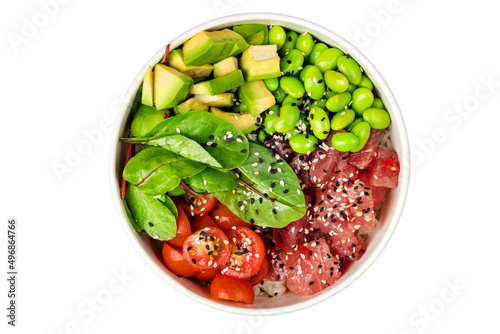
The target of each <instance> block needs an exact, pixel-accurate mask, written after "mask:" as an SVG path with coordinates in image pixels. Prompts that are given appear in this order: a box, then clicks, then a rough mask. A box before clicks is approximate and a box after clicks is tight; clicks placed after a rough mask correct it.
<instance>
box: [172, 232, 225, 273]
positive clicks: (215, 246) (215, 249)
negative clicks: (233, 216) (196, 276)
mask: <svg viewBox="0 0 500 334" xmlns="http://www.w3.org/2000/svg"><path fill="white" fill-rule="evenodd" d="M229 255H231V246H230V245H229V239H228V238H227V236H226V235H225V234H224V232H222V230H221V229H219V228H217V227H206V228H204V229H203V230H199V231H196V232H195V233H193V234H191V235H190V236H189V237H188V238H187V239H186V240H185V241H184V244H183V245H182V256H183V257H184V260H186V262H187V263H188V265H189V266H190V267H191V268H193V269H194V270H198V271H205V270H212V269H215V268H223V266H224V265H225V263H226V261H227V260H228V258H229Z"/></svg>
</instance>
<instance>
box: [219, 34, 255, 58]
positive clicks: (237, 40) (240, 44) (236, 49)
mask: <svg viewBox="0 0 500 334" xmlns="http://www.w3.org/2000/svg"><path fill="white" fill-rule="evenodd" d="M222 32H223V33H224V34H226V36H227V38H228V39H231V40H233V41H234V46H233V50H232V51H231V53H230V54H229V56H237V55H239V54H240V53H242V52H243V51H245V50H246V49H248V46H249V45H248V43H247V41H245V38H243V36H241V35H240V34H238V33H236V32H234V31H232V30H231V29H224V30H222Z"/></svg>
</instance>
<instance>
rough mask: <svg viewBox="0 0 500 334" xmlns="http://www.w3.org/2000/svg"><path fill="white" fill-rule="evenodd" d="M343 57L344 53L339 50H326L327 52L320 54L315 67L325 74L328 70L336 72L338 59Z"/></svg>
mask: <svg viewBox="0 0 500 334" xmlns="http://www.w3.org/2000/svg"><path fill="white" fill-rule="evenodd" d="M343 55H344V53H343V52H342V51H341V50H339V49H337V48H329V49H326V50H325V51H323V52H321V53H320V55H319V56H318V58H317V59H316V63H315V65H316V66H317V67H318V68H319V69H320V71H321V72H323V73H325V72H326V71H328V70H335V69H336V68H337V61H338V59H339V58H340V57H341V56H343Z"/></svg>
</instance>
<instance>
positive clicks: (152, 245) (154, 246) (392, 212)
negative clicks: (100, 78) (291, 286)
mask: <svg viewBox="0 0 500 334" xmlns="http://www.w3.org/2000/svg"><path fill="white" fill-rule="evenodd" d="M244 23H263V24H268V25H276V24H279V25H281V26H283V27H284V28H289V29H293V30H295V31H297V32H306V31H307V32H310V33H311V34H312V35H313V36H315V38H316V39H318V40H321V41H323V42H325V43H326V44H329V45H331V46H334V47H338V48H340V49H341V50H343V51H344V53H349V54H350V55H352V57H353V58H354V59H356V60H357V61H358V63H359V64H360V65H361V67H362V68H363V70H364V71H365V73H366V75H367V76H368V77H369V78H370V79H371V80H372V82H373V84H374V86H375V87H376V89H375V90H376V92H377V94H378V95H379V97H380V98H381V99H382V100H383V101H384V104H385V106H386V108H387V110H388V111H389V113H390V115H391V118H392V123H391V125H390V127H389V130H390V132H391V139H392V142H393V145H394V150H395V151H396V152H397V153H398V155H399V159H400V165H401V174H400V179H399V186H398V188H396V189H392V190H390V191H389V192H388V194H387V197H386V201H385V203H384V205H383V207H382V209H381V211H380V213H379V215H378V217H377V218H378V220H379V224H378V226H377V228H376V229H375V231H374V232H373V233H372V235H371V236H370V238H369V239H368V240H367V249H366V253H365V255H364V256H363V257H362V258H361V259H360V260H359V261H356V262H353V263H352V264H351V265H350V267H349V268H348V270H345V272H344V275H343V276H342V277H341V278H340V280H339V281H338V282H337V283H336V284H335V285H333V286H332V287H330V288H328V289H325V290H323V291H321V292H320V293H317V294H315V295H313V296H301V295H296V294H294V293H287V294H285V295H284V296H281V297H279V298H256V299H255V302H254V304H252V305H247V304H243V303H233V302H224V301H217V300H214V299H212V298H210V296H209V291H208V289H207V288H206V287H205V286H204V285H203V284H201V283H199V282H198V281H196V280H194V279H189V278H179V277H177V276H176V275H174V274H172V273H171V272H170V271H169V270H168V269H167V268H166V267H165V266H164V265H163V261H162V259H161V242H158V241H155V240H153V239H151V238H149V237H147V236H145V235H140V234H138V233H136V232H135V231H134V230H133V228H132V227H131V225H130V224H129V222H128V219H127V216H126V213H125V211H124V207H123V203H122V202H121V200H120V196H119V193H120V181H121V173H122V170H123V162H124V159H125V154H126V144H122V143H120V142H119V138H120V137H123V136H125V135H126V134H127V133H126V131H127V129H128V128H129V127H130V121H131V115H130V110H131V107H132V102H133V98H134V96H135V94H136V92H137V90H138V88H139V86H140V84H141V82H142V78H143V75H144V73H145V71H146V69H147V67H148V66H152V65H154V64H156V63H158V62H159V61H160V60H161V58H162V56H163V52H164V47H162V48H161V49H160V50H159V51H158V52H157V53H156V54H155V55H154V56H153V57H152V58H151V59H150V60H149V61H148V62H147V64H146V65H145V66H144V67H143V68H142V69H141V71H140V72H139V73H138V75H137V77H136V78H135V80H134V82H133V83H132V85H131V87H130V89H129V92H128V94H127V96H128V100H127V101H125V104H124V105H123V108H122V110H121V112H120V114H119V116H118V121H117V124H116V126H115V129H114V133H113V137H112V153H111V174H112V175H111V188H112V196H113V201H114V203H115V206H116V208H117V213H118V216H119V220H120V222H121V224H122V226H123V227H124V229H125V231H126V234H127V235H128V237H129V238H130V240H131V242H132V244H134V246H135V247H136V249H137V250H138V251H139V252H140V253H141V254H142V255H143V258H144V259H145V261H146V262H148V263H149V264H150V266H151V267H152V268H153V270H154V271H156V272H157V273H158V274H159V275H160V276H161V277H162V278H163V279H164V280H166V281H167V282H168V283H169V284H170V285H172V286H173V287H174V288H176V289H177V290H179V291H181V292H182V293H184V294H186V295H188V296H189V297H191V298H193V299H195V300H197V301H199V302H201V303H203V304H206V305H208V306H211V307H214V308H217V309H220V310H224V311H228V312H233V313H240V314H247V315H272V314H281V313H286V312H290V311H296V310H299V309H302V308H305V307H308V306H311V305H314V304H316V303H318V302H321V301H323V300H325V299H327V298H329V297H331V296H333V295H335V294H337V293H338V292H340V291H341V290H343V289H344V288H345V287H347V286H348V285H350V284H351V283H352V282H353V281H355V280H356V279H357V278H358V277H359V276H360V275H361V274H362V273H363V272H365V271H366V269H368V268H369V266H370V265H371V264H372V263H373V262H374V261H375V259H376V258H377V257H378V256H379V254H380V253H381V252H382V250H383V248H384V247H385V245H386V244H387V242H388V241H389V239H390V237H391V236H392V234H393V232H394V229H395V228H396V226H397V224H398V221H399V218H400V215H401V213H402V210H403V206H404V203H405V200H406V193H407V189H408V183H409V171H410V169H409V145H408V139H407V134H406V129H405V125H404V121H403V118H402V115H401V112H400V110H399V107H398V104H397V102H396V99H395V98H394V96H393V94H392V92H391V90H390V88H389V87H388V85H387V83H386V82H385V80H384V79H383V78H382V76H381V75H380V73H379V72H378V71H377V70H376V68H375V67H374V66H373V64H372V63H371V62H370V61H369V60H368V59H367V58H366V57H365V56H364V55H363V54H362V53H361V52H360V51H359V50H357V49H356V48H355V47H354V46H353V45H351V44H350V43H349V42H347V41H346V40H344V39H343V38H342V37H340V36H338V35H337V34H335V33H333V32H331V31H329V30H327V29H326V28H324V27H321V26H318V25H316V24H314V23H312V22H308V21H305V20H303V19H299V18H296V17H291V16H285V15H280V14H270V13H248V14H238V15H232V16H227V17H223V18H219V19H216V20H212V21H209V22H206V23H204V24H201V25H199V26H197V27H194V28H193V29H191V30H189V31H187V32H185V33H184V34H182V35H180V36H178V37H176V38H174V39H173V40H172V41H171V42H170V43H169V44H170V45H171V50H172V49H174V48H176V47H178V46H180V45H182V43H184V42H185V41H186V40H187V39H189V38H190V37H191V36H193V35H194V34H195V33H197V32H198V31H201V30H217V29H221V28H226V27H231V26H233V25H237V24H244Z"/></svg>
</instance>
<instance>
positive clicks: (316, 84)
mask: <svg viewBox="0 0 500 334" xmlns="http://www.w3.org/2000/svg"><path fill="white" fill-rule="evenodd" d="M304 88H305V90H306V93H307V96H309V97H310V98H311V99H313V100H319V99H321V98H322V97H323V94H324V92H325V82H324V80H323V74H322V73H321V71H320V70H319V69H318V68H317V67H316V66H311V67H309V69H308V70H307V72H306V76H305V77H304Z"/></svg>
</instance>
